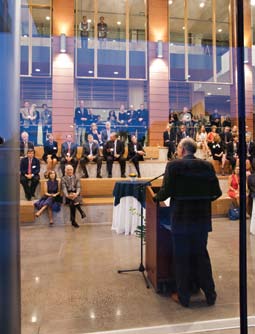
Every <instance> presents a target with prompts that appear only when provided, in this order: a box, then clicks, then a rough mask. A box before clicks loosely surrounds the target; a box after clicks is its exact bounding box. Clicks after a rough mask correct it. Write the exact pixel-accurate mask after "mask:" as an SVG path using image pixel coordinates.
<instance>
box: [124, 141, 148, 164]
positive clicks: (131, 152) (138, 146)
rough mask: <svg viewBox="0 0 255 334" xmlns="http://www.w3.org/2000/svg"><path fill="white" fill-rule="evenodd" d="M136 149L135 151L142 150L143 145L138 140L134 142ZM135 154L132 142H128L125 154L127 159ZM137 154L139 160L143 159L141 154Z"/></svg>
mask: <svg viewBox="0 0 255 334" xmlns="http://www.w3.org/2000/svg"><path fill="white" fill-rule="evenodd" d="M136 150H137V151H144V149H143V146H142V144H141V143H139V142H138V143H137V144H136ZM135 155H136V152H135V145H134V143H132V142H131V143H128V156H127V158H128V160H130V159H132V158H133V157H134V156H135ZM137 156H138V158H139V160H141V161H143V155H140V154H137Z"/></svg>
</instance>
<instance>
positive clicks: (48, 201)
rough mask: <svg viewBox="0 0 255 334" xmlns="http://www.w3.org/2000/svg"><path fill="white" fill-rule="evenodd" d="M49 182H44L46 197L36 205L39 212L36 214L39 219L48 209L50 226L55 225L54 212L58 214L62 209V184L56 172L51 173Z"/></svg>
mask: <svg viewBox="0 0 255 334" xmlns="http://www.w3.org/2000/svg"><path fill="white" fill-rule="evenodd" d="M48 176H49V180H48V181H47V182H44V195H43V196H42V197H41V198H40V199H39V200H38V201H37V202H35V203H34V206H35V208H36V209H37V210H38V211H37V212H36V214H35V216H36V217H39V216H40V215H41V214H42V213H43V211H44V210H46V209H48V215H49V220H50V223H49V224H50V226H52V225H53V213H52V212H53V211H55V212H58V211H60V208H61V202H62V199H61V196H60V182H58V180H57V174H56V172H55V171H54V170H51V171H50V172H49V175H48Z"/></svg>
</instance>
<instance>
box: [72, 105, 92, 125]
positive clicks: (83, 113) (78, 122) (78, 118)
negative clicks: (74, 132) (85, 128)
mask: <svg viewBox="0 0 255 334" xmlns="http://www.w3.org/2000/svg"><path fill="white" fill-rule="evenodd" d="M81 118H87V119H88V118H89V112H88V109H87V108H83V111H82V110H81V108H80V107H77V108H76V109H75V112H74V122H75V124H76V125H78V126H81V125H86V121H82V120H81Z"/></svg>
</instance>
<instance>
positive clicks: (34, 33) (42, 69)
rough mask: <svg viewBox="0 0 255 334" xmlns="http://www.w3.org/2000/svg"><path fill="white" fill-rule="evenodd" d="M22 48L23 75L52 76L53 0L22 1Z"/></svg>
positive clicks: (21, 69)
mask: <svg viewBox="0 0 255 334" xmlns="http://www.w3.org/2000/svg"><path fill="white" fill-rule="evenodd" d="M20 47H21V67H20V73H21V75H23V76H50V75H51V0H47V1H46V0H37V1H34V0H33V1H24V0H23V1H22V5H21V41H20Z"/></svg>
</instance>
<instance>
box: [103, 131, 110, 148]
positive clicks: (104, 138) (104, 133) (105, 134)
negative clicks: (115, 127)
mask: <svg viewBox="0 0 255 334" xmlns="http://www.w3.org/2000/svg"><path fill="white" fill-rule="evenodd" d="M110 133H111V130H110ZM101 140H102V142H103V144H105V143H106V142H107V141H108V136H107V130H106V129H103V130H102V131H101Z"/></svg>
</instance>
